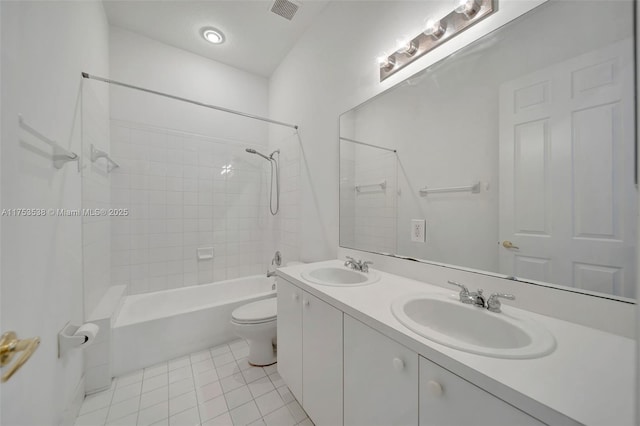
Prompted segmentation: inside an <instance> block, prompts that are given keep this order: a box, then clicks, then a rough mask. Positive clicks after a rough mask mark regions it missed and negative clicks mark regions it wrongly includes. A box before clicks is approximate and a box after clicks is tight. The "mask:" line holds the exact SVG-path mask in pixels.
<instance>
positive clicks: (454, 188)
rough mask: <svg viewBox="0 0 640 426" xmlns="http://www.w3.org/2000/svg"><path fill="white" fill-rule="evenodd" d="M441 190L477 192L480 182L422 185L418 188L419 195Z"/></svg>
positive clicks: (440, 191)
mask: <svg viewBox="0 0 640 426" xmlns="http://www.w3.org/2000/svg"><path fill="white" fill-rule="evenodd" d="M442 192H471V193H472V194H477V193H479V192H480V182H476V183H474V184H473V185H468V186H450V187H445V188H428V187H426V186H425V187H424V188H422V189H420V195H427V194H437V193H442Z"/></svg>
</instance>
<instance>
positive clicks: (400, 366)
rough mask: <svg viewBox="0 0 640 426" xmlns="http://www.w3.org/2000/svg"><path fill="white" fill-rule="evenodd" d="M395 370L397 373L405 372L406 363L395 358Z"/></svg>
mask: <svg viewBox="0 0 640 426" xmlns="http://www.w3.org/2000/svg"><path fill="white" fill-rule="evenodd" d="M393 368H395V369H396V371H402V370H404V361H403V360H401V359H400V358H394V359H393Z"/></svg>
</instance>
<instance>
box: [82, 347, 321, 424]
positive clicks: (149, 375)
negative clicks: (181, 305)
mask: <svg viewBox="0 0 640 426" xmlns="http://www.w3.org/2000/svg"><path fill="white" fill-rule="evenodd" d="M214 354H215V355H214ZM247 355H248V346H247V343H246V341H241V340H236V341H233V342H229V343H227V344H222V345H218V346H216V347H213V348H209V349H206V350H203V351H198V352H195V353H192V354H189V355H186V356H182V357H179V358H175V359H172V360H169V361H167V362H163V363H158V364H156V365H152V366H150V367H148V368H145V369H141V370H138V371H134V372H130V373H127V374H126V375H123V376H121V377H117V378H115V379H114V380H113V382H112V385H111V387H110V388H109V389H107V390H105V391H103V392H110V393H111V394H110V396H109V398H108V401H109V402H108V404H107V405H105V406H103V407H100V408H93V409H91V410H89V411H86V412H83V414H82V416H79V417H78V419H81V418H82V417H84V419H82V420H85V419H87V420H88V419H90V418H91V417H89V416H90V415H91V414H94V415H95V413H96V412H98V411H99V410H106V415H105V417H104V419H103V420H102V421H99V423H100V424H101V425H102V426H104V425H106V424H109V423H113V422H116V423H118V424H120V423H119V422H118V420H122V419H124V418H127V417H133V416H134V414H135V424H138V423H139V422H140V420H141V412H142V411H143V410H151V411H152V409H153V407H155V406H157V405H160V404H163V403H166V405H167V411H166V412H165V415H166V417H165V418H164V419H160V420H155V422H154V423H158V422H162V423H163V424H167V425H170V424H171V418H172V417H175V416H178V415H181V414H183V413H186V412H187V411H189V410H194V409H195V412H196V414H197V419H198V420H197V421H198V424H203V423H205V422H206V423H208V422H210V421H212V420H214V419H217V418H222V417H223V416H226V417H225V418H227V419H231V421H232V422H233V418H234V417H233V416H232V415H231V412H232V411H234V413H235V414H234V416H236V418H238V417H237V416H243V415H244V416H245V417H246V418H249V417H253V416H256V415H257V417H256V418H255V419H254V420H251V421H250V423H257V422H262V423H261V424H266V422H267V421H266V420H265V418H267V417H269V416H272V415H273V414H274V413H276V412H277V411H279V410H282V409H285V411H283V413H286V414H280V415H281V416H285V417H286V416H287V415H288V416H289V417H287V418H288V419H289V420H287V421H288V422H289V423H291V421H292V422H293V423H291V426H294V425H298V424H300V423H303V422H307V423H308V422H309V420H308V417H307V416H306V415H305V418H304V419H302V420H301V421H300V422H297V419H298V418H300V417H301V415H302V414H301V413H300V411H302V413H304V410H302V408H301V407H300V405H299V404H298V402H297V401H295V399H294V398H293V397H292V396H291V398H290V397H289V396H287V400H285V398H284V397H283V394H284V395H285V396H286V393H285V392H289V393H290V391H289V389H288V388H287V387H286V384H285V383H284V382H283V381H282V377H280V376H279V374H278V371H277V367H275V366H274V367H269V366H268V367H266V368H263V367H255V366H251V365H249V363H248V362H247ZM216 358H217V359H218V362H219V365H216V362H215V361H214V359H216ZM227 360H228V362H225V361H227ZM207 361H208V362H207ZM172 365H173V368H172V367H171V366H172ZM209 365H210V366H211V367H210V368H207V367H208V366H209ZM180 368H184V369H185V370H186V371H185V376H186V377H180V378H179V379H178V380H175V381H173V382H171V376H172V375H171V374H170V373H171V372H174V371H176V370H178V369H180ZM196 369H197V370H198V372H196ZM258 369H260V370H258ZM187 371H188V372H189V373H188V374H187ZM221 371H224V373H222V374H227V375H226V376H225V377H221ZM254 371H255V372H254ZM211 373H213V375H215V379H214V380H212V381H211V382H209V383H206V384H202V383H201V382H198V380H197V378H198V377H200V376H206V375H207V374H211ZM177 374H179V373H174V375H175V376H177ZM137 375H139V376H140V381H137V380H136V379H133V380H136V381H134V382H129V381H128V380H131V379H130V378H131V377H136V376H137ZM161 375H164V377H163V380H162V381H163V382H164V383H163V384H161V385H160V386H157V387H155V388H153V389H147V390H146V391H143V389H144V388H145V381H149V380H152V379H155V378H157V377H158V376H161ZM125 378H126V379H127V381H125V382H121V380H122V379H125ZM188 379H191V380H190V383H185V384H184V389H183V388H176V384H177V383H180V382H183V381H185V382H186V381H187V380H188ZM208 379H210V378H208ZM208 379H205V380H208ZM248 379H250V380H248ZM155 381H157V379H156V380H155ZM223 381H224V382H225V383H227V385H225V387H223V385H222V382H223ZM258 381H260V383H256V382H258ZM122 383H126V385H124V386H122ZM214 383H218V385H217V386H218V389H215V388H213V389H210V391H211V393H206V392H209V391H205V390H202V389H203V388H205V387H207V386H210V385H212V384H214ZM266 383H268V384H269V386H268V387H270V389H268V390H266V391H264V389H265V387H267V386H266ZM136 384H138V385H139V392H138V395H137V411H136V412H135V413H130V414H126V415H124V416H121V417H119V418H117V419H115V418H114V419H109V415H110V414H111V409H112V407H113V406H114V405H116V404H120V403H123V402H125V401H128V400H130V399H134V398H135V397H134V396H133V395H132V396H131V397H130V398H125V399H123V400H121V401H118V402H116V403H114V398H115V395H116V391H117V390H118V389H122V388H125V387H127V386H133V385H136ZM172 385H173V386H172ZM189 385H191V387H190V386H189ZM236 385H239V386H236ZM251 385H253V386H251ZM165 386H166V394H165V395H164V397H162V398H160V399H158V402H155V403H153V404H151V405H149V406H147V407H145V408H142V401H143V396H144V395H145V394H148V393H150V392H155V391H158V390H159V389H163V388H165ZM228 386H233V387H228ZM172 388H173V389H179V390H178V392H181V393H179V394H176V395H173V396H172V391H171V389H172ZM243 388H245V389H246V395H245V396H246V397H249V398H250V399H248V400H246V401H245V402H243V403H241V404H239V405H237V406H235V407H234V408H230V405H229V396H228V395H229V394H230V393H231V392H235V391H237V390H239V389H243ZM283 390H284V391H283ZM129 391H130V390H129V389H127V390H125V392H122V391H120V395H126V394H127V393H128V392H129ZM218 391H219V392H220V394H219V395H216V396H213V397H209V395H213V394H214V393H217V392H218ZM273 392H275V394H274V395H273V396H274V397H275V398H276V402H275V405H277V406H276V407H275V408H274V407H273V406H269V405H268V404H269V403H267V402H266V401H268V400H267V399H262V400H261V401H262V403H261V404H263V405H264V407H263V408H261V407H260V405H258V403H257V401H258V400H259V399H260V398H263V397H265V396H266V395H269V394H271V393H273ZM190 393H193V398H194V400H195V406H194V407H189V408H186V409H180V411H178V412H174V413H173V415H172V410H171V407H172V404H171V402H172V401H175V400H176V399H177V398H183V399H184V402H186V404H185V405H184V406H187V405H189V404H190V403H191V402H190V401H188V398H187V397H185V395H188V394H190ZM99 394H100V393H97V394H94V395H95V396H96V397H97V396H98V395H99ZM256 395H257V396H256ZM92 396H93V395H92ZM236 397H240V398H241V399H244V397H242V396H240V395H236ZM153 398H155V396H154V397H153ZM216 398H222V401H221V402H222V403H223V404H224V409H225V410H226V411H224V412H222V413H218V414H217V415H215V416H213V417H211V418H208V419H206V420H205V421H203V416H204V411H203V410H205V409H206V408H205V407H204V406H205V405H206V404H207V403H209V402H210V401H213V400H215V399H216ZM153 400H154V399H150V401H153ZM85 401H86V400H85ZM187 401H188V402H187ZM181 402H182V401H181ZM273 402H274V401H273V400H271V403H273ZM294 402H295V404H296V405H297V407H300V410H298V408H296V407H294V406H293V403H294ZM178 407H180V406H178ZM241 407H245V408H244V409H241ZM180 408H182V407H180ZM210 408H212V407H211V406H210ZM221 408H222V406H220V409H221ZM243 410H244V412H243ZM247 410H249V411H247ZM262 410H265V412H264V413H263V411H262ZM293 410H295V412H294V411H293ZM81 412H82V410H81ZM296 413H297V414H296ZM276 416H278V415H276ZM100 417H102V416H100ZM194 420H195V418H194ZM271 420H273V418H271ZM234 424H236V423H234ZM127 426H129V425H127ZM131 426H135V425H131Z"/></svg>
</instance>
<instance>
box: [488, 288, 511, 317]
mask: <svg viewBox="0 0 640 426" xmlns="http://www.w3.org/2000/svg"><path fill="white" fill-rule="evenodd" d="M499 298H502V299H507V300H516V297H515V296H514V295H513V294H505V293H493V294H491V296H489V299H488V300H487V309H488V310H489V311H491V312H496V313H499V312H502V309H500V306H501V305H502V304H501V303H500V300H499Z"/></svg>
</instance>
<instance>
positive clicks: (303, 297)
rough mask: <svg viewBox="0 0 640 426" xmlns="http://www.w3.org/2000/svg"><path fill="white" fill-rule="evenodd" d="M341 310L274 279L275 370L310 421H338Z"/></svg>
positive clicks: (331, 424)
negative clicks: (276, 357)
mask: <svg viewBox="0 0 640 426" xmlns="http://www.w3.org/2000/svg"><path fill="white" fill-rule="evenodd" d="M342 357H343V350H342V311H340V310H338V309H336V308H334V307H333V306H331V305H329V304H328V303H326V302H324V301H322V300H320V299H318V298H317V297H315V296H313V295H311V294H309V293H307V292H305V291H303V290H301V289H300V288H298V287H296V286H295V285H293V284H291V283H289V282H288V281H285V280H282V279H279V280H278V364H277V366H278V372H279V373H280V375H281V376H282V378H283V380H284V381H285V383H286V384H287V385H288V386H289V389H291V392H292V393H293V395H294V396H295V397H296V399H297V400H298V401H299V402H301V403H302V406H303V408H304V409H305V411H306V412H307V414H308V415H309V417H310V418H311V419H313V422H314V423H315V424H316V425H318V426H324V425H327V426H339V425H342V415H343V413H342V389H343V387H342Z"/></svg>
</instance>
